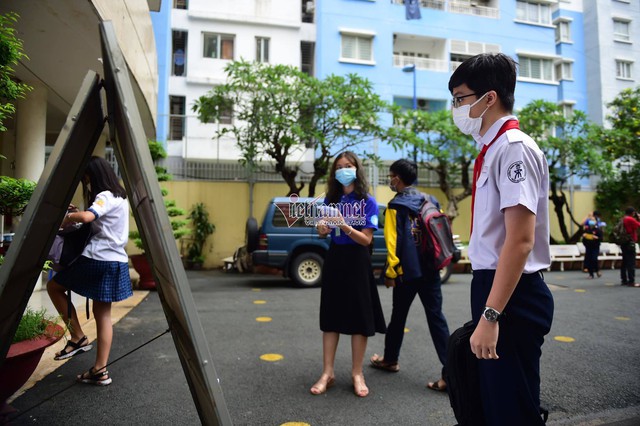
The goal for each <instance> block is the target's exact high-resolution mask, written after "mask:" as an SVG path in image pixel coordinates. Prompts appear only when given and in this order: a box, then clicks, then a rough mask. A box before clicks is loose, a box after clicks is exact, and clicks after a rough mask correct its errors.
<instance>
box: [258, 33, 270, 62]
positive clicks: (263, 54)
mask: <svg viewBox="0 0 640 426" xmlns="http://www.w3.org/2000/svg"><path fill="white" fill-rule="evenodd" d="M256 62H264V63H268V62H269V39H268V38H265V37H256Z"/></svg>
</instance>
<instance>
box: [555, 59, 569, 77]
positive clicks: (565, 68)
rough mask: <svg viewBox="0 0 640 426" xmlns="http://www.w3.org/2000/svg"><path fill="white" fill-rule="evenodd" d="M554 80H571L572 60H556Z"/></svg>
mask: <svg viewBox="0 0 640 426" xmlns="http://www.w3.org/2000/svg"><path fill="white" fill-rule="evenodd" d="M556 80H557V81H560V80H573V62H572V61H567V60H562V61H560V62H556Z"/></svg>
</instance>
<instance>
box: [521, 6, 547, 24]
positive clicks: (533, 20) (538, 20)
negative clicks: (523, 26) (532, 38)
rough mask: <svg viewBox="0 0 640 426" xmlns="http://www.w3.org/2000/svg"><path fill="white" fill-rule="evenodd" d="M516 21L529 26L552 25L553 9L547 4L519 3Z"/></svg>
mask: <svg viewBox="0 0 640 426" xmlns="http://www.w3.org/2000/svg"><path fill="white" fill-rule="evenodd" d="M516 19H517V20H518V21H522V22H527V23H529V24H539V25H551V7H550V6H549V5H548V4H546V3H536V2H529V1H517V2H516Z"/></svg>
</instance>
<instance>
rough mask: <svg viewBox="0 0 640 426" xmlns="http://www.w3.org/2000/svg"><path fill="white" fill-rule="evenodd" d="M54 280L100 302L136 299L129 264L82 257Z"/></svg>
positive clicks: (59, 273)
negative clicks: (133, 297)
mask: <svg viewBox="0 0 640 426" xmlns="http://www.w3.org/2000/svg"><path fill="white" fill-rule="evenodd" d="M53 280H54V281H55V282H57V283H58V284H60V285H61V286H63V287H66V288H67V289H69V290H71V291H72V292H74V293H77V294H79V295H81V296H84V297H88V298H89V299H91V300H97V301H99V302H118V301H120V300H124V299H126V298H128V297H131V296H133V291H132V289H131V279H130V277H129V264H128V263H127V262H106V261H102V260H94V259H90V258H88V257H85V256H80V258H78V260H76V261H75V262H73V264H71V265H70V266H68V267H67V268H65V269H63V270H62V271H60V272H58V273H57V274H56V275H55V276H54V277H53Z"/></svg>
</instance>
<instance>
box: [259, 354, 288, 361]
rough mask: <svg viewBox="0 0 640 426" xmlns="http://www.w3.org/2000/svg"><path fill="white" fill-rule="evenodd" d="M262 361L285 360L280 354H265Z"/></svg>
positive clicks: (261, 357)
mask: <svg viewBox="0 0 640 426" xmlns="http://www.w3.org/2000/svg"><path fill="white" fill-rule="evenodd" d="M260 359H261V360H263V361H270V362H274V361H280V360H281V359H284V357H283V356H282V355H280V354H264V355H260Z"/></svg>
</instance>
